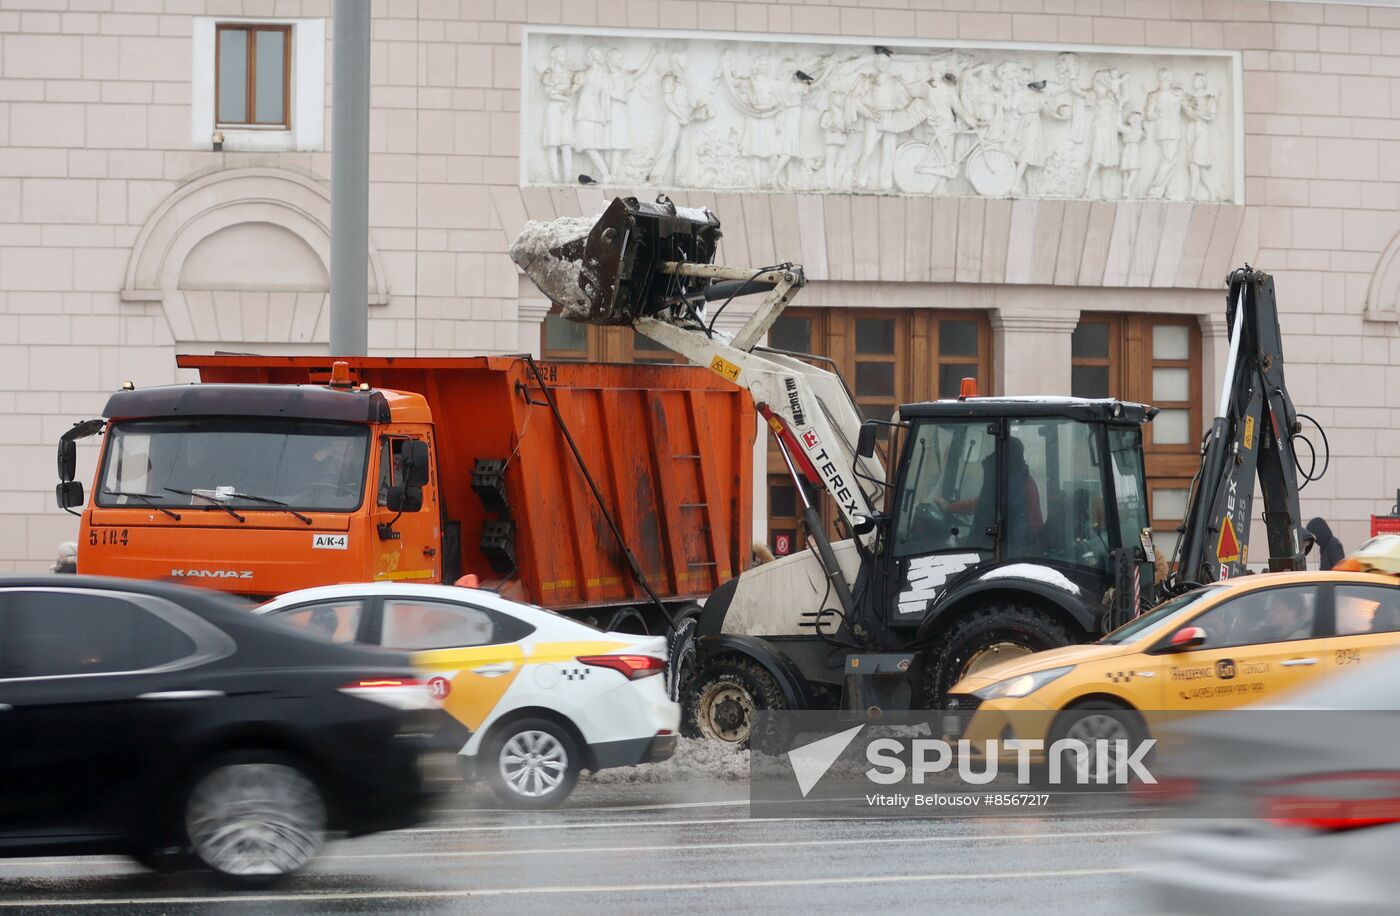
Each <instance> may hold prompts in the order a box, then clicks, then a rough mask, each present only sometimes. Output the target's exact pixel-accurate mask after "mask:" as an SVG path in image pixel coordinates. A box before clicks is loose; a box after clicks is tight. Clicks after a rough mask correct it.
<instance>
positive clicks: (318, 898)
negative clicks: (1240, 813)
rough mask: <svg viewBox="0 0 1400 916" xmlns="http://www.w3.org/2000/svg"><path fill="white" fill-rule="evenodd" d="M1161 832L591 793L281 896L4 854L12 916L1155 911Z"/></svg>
mask: <svg viewBox="0 0 1400 916" xmlns="http://www.w3.org/2000/svg"><path fill="white" fill-rule="evenodd" d="M1161 826H1162V823H1161V822H1160V821H1157V822H1152V821H1148V820H1142V819H1123V818H1107V817H1100V818H1068V817H1064V818H1057V817H1026V818H1020V817H1017V818H1007V817H1000V818H992V819H983V820H975V819H967V818H956V817H950V818H940V819H917V820H914V819H910V820H862V821H812V820H806V819H802V820H795V819H771V820H753V819H750V818H749V816H748V806H747V787H746V785H745V784H744V783H742V782H722V781H704V782H688V783H685V784H683V785H676V784H658V785H646V784H643V785H598V784H587V783H584V784H581V785H580V786H579V788H578V790H577V791H576V792H575V794H574V797H573V798H572V799H570V801H569V802H568V804H567V805H566V806H565V807H563V808H560V809H558V810H555V811H549V812H539V813H521V812H514V811H505V810H501V809H499V808H498V807H496V803H495V801H494V798H493V797H492V796H491V795H489V793H485V792H482V791H479V790H476V789H466V790H464V791H463V792H462V793H460V794H458V795H456V796H453V797H452V798H450V799H449V800H447V801H445V802H444V804H443V806H442V810H440V811H439V812H438V814H437V816H436V817H435V818H434V819H433V820H432V821H431V822H429V823H426V824H424V825H422V826H421V827H419V828H415V829H412V830H405V831H400V832H398V833H392V834H382V835H378V836H371V837H364V838H361V839H356V840H342V841H339V842H335V843H332V844H330V846H329V847H328V848H327V849H326V850H325V852H324V854H323V855H322V856H321V857H320V858H319V859H318V860H317V861H316V862H315V863H314V864H313V866H312V867H311V868H310V869H308V870H307V871H305V872H303V873H302V874H300V875H297V876H295V877H293V878H291V879H289V880H287V881H285V882H283V883H281V884H278V885H276V886H275V887H274V888H272V889H269V890H257V891H247V892H239V891H229V890H227V889H224V888H220V887H217V886H211V885H210V884H209V883H208V881H207V880H206V878H205V877H204V876H202V875H199V874H197V873H187V874H182V875H174V876H161V875H153V874H150V873H147V872H144V871H142V870H140V869H139V868H138V867H136V866H135V865H131V864H128V863H127V862H126V861H125V860H123V859H119V858H107V857H104V858H44V859H8V860H0V916H4V914H5V913H9V912H16V913H44V914H49V913H84V914H99V913H100V914H116V913H123V914H126V913H141V914H148V913H149V914H155V913H162V914H167V913H168V914H183V913H196V912H197V913H201V914H208V913H215V914H235V916H245V914H246V916H251V914H264V913H278V914H281V913H376V914H378V913H459V912H462V913H481V912H501V913H507V912H511V913H514V912H540V911H544V912H558V913H568V914H570V916H582V914H589V913H600V914H603V913H605V914H608V916H616V914H618V913H655V912H663V913H668V914H672V913H692V912H693V913H717V912H719V913H722V912H760V911H762V912H769V913H774V912H777V913H794V912H800V913H803V914H804V916H806V914H817V913H840V914H842V916H849V914H850V913H853V912H881V911H884V912H891V911H892V912H915V911H918V912H929V911H930V910H935V909H937V910H946V911H949V912H955V913H959V914H975V913H1051V912H1063V913H1074V914H1076V916H1081V914H1093V913H1106V914H1107V913H1112V914H1114V916H1122V914H1125V913H1138V912H1147V908H1146V904H1145V903H1144V902H1143V901H1142V900H1141V898H1140V896H1139V893H1138V890H1137V887H1136V886H1135V877H1136V873H1137V871H1138V869H1139V866H1140V865H1141V864H1142V862H1143V858H1144V855H1143V853H1142V846H1143V844H1144V842H1145V841H1147V840H1148V839H1149V836H1150V835H1151V834H1152V833H1154V832H1156V831H1157V830H1159V829H1160V828H1161Z"/></svg>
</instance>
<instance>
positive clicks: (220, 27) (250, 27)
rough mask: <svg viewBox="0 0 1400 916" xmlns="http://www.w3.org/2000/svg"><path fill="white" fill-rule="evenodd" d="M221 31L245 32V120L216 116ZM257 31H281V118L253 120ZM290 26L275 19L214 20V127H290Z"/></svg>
mask: <svg viewBox="0 0 1400 916" xmlns="http://www.w3.org/2000/svg"><path fill="white" fill-rule="evenodd" d="M224 32H245V33H247V36H248V38H247V41H246V42H245V50H244V53H245V57H246V59H245V61H244V86H243V93H244V105H245V106H246V107H245V109H244V114H245V116H246V118H247V120H245V121H224V120H221V119H220V118H219V94H220V89H221V88H222V85H221V84H222V79H223V73H222V66H221V64H222V58H223V40H222V39H223V34H224ZM259 32H281V33H282V120H281V121H258V120H257V72H258V71H257V37H256V36H257V34H258V33H259ZM292 38H293V35H292V26H291V25H289V24H285V23H282V24H278V23H259V22H246V23H245V22H236V21H231V22H216V23H215V24H214V127H215V128H216V129H232V130H283V131H289V130H291V129H292Z"/></svg>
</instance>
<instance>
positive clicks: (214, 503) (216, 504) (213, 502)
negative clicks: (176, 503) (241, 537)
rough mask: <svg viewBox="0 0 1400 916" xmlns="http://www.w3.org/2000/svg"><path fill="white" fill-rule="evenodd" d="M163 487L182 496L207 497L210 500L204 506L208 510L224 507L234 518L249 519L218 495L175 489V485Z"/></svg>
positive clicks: (243, 520)
mask: <svg viewBox="0 0 1400 916" xmlns="http://www.w3.org/2000/svg"><path fill="white" fill-rule="evenodd" d="M163 489H164V490H165V492H167V493H179V494H180V495H181V496H193V497H195V498H196V499H205V500H208V502H207V503H206V504H205V506H204V508H205V509H206V510H208V509H216V508H217V509H223V510H224V511H225V512H227V513H228V514H229V515H232V516H233V517H234V518H236V519H238V520H239V521H240V522H246V521H247V519H246V518H244V517H243V516H241V515H239V514H238V513H237V512H235V511H234V510H233V507H232V506H226V505H224V503H223V500H221V499H218V498H217V497H213V496H208V495H205V494H204V493H196V492H195V491H193V490H177V489H175V488H174V487H164V488H163Z"/></svg>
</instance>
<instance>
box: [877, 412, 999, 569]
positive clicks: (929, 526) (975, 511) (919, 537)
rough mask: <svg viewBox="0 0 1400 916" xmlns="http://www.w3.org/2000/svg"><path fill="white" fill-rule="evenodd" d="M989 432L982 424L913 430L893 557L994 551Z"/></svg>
mask: <svg viewBox="0 0 1400 916" xmlns="http://www.w3.org/2000/svg"><path fill="white" fill-rule="evenodd" d="M994 428H995V425H994V424H989V423H988V422H987V421H985V420H951V421H945V420H937V421H927V422H922V423H919V424H918V426H917V427H916V428H915V431H914V434H913V435H912V436H910V439H909V446H908V459H907V470H906V472H905V476H904V482H903V488H902V490H901V491H900V493H899V495H898V497H897V499H898V508H897V511H898V514H899V518H898V521H897V523H896V528H895V556H900V557H903V556H919V555H923V554H928V553H935V552H938V551H950V550H951V551H987V552H990V551H993V550H995V549H996V537H995V526H996V510H997V498H996V488H997V473H996V467H997V448H996V443H997V439H996V435H995V434H994V432H993V430H994Z"/></svg>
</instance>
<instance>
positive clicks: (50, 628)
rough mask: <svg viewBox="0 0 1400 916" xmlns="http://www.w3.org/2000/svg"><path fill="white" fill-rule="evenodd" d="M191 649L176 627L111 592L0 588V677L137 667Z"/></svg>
mask: <svg viewBox="0 0 1400 916" xmlns="http://www.w3.org/2000/svg"><path fill="white" fill-rule="evenodd" d="M195 651H196V647H195V642H194V640H193V639H191V638H190V637H189V636H188V635H186V634H185V633H183V632H182V631H181V630H179V629H177V628H176V627H174V626H172V625H171V624H169V623H167V622H166V621H164V620H162V619H160V618H159V617H157V616H156V615H155V614H153V613H151V612H150V611H148V610H146V609H145V608H143V607H140V606H139V605H137V604H135V603H133V602H132V601H129V600H127V599H125V598H120V597H117V596H115V595H104V594H83V593H79V592H71V591H32V592H24V591H12V592H5V593H0V678H23V677H63V676H71V675H79V674H113V673H117V672H123V671H143V670H146V669H149V668H159V667H162V666H164V665H168V664H171V663H173V662H177V661H179V660H180V659H183V658H187V657H189V656H191V655H193V654H194V653H195Z"/></svg>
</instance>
